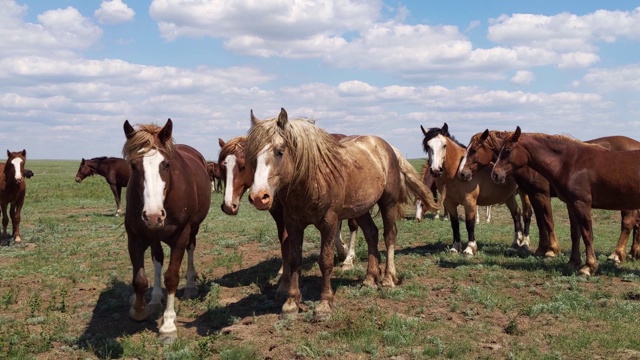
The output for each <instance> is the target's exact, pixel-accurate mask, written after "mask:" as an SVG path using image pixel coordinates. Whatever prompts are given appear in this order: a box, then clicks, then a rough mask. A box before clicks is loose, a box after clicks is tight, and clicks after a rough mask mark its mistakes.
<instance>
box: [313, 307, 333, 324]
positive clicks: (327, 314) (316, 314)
mask: <svg viewBox="0 0 640 360" xmlns="http://www.w3.org/2000/svg"><path fill="white" fill-rule="evenodd" d="M332 313H333V311H332V310H331V306H329V305H328V304H327V305H324V306H323V305H322V303H321V304H320V305H318V307H317V308H316V309H315V310H314V311H313V321H316V322H323V321H329V320H331V315H332Z"/></svg>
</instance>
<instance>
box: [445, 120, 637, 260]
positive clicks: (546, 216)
mask: <svg viewBox="0 0 640 360" xmlns="http://www.w3.org/2000/svg"><path fill="white" fill-rule="evenodd" d="M512 134H513V132H510V131H489V130H488V129H487V130H485V131H484V132H482V133H478V134H476V135H474V136H472V137H471V140H470V142H469V146H467V152H466V154H465V157H464V159H463V160H462V162H461V163H460V170H459V171H458V174H459V175H460V178H461V179H463V180H470V179H471V177H472V176H473V174H474V173H475V172H477V171H478V170H479V169H481V168H483V167H484V166H487V165H489V164H490V163H491V162H492V161H496V160H497V159H498V152H499V151H500V148H501V147H502V144H503V142H504V140H505V139H506V138H507V137H509V136H511V135H512ZM585 142H586V143H591V144H597V145H600V146H603V147H605V148H607V149H610V150H614V151H627V150H640V142H638V141H636V140H633V139H631V138H628V137H626V136H607V137H602V138H598V139H593V140H587V141H585ZM511 176H513V178H514V179H515V180H516V182H517V183H518V189H520V191H522V192H524V193H526V194H527V195H529V198H530V199H531V205H532V206H533V210H534V213H535V215H536V222H537V224H538V230H539V234H540V242H539V245H538V249H537V250H536V254H538V255H544V256H546V257H552V256H555V255H557V254H558V253H559V252H560V246H559V244H558V240H557V237H556V232H555V225H554V221H553V214H552V210H551V197H555V196H556V194H555V190H554V189H553V188H552V187H551V186H550V185H549V182H548V181H547V179H545V178H544V177H543V176H542V175H540V174H539V173H538V172H536V171H535V170H533V169H531V168H530V167H528V166H523V167H521V168H520V169H517V170H515V171H514V172H513V174H512V175H511ZM636 215H637V211H635V210H634V211H627V210H623V211H622V221H621V229H622V230H621V232H620V238H619V240H618V245H617V246H616V250H615V251H614V253H613V254H612V255H611V256H610V257H609V258H610V259H611V260H613V261H616V262H620V261H624V258H625V247H626V244H627V241H628V240H629V235H630V234H631V231H632V230H633V231H634V244H635V243H636V239H638V238H639V237H640V231H637V230H635V227H637V226H638V225H637V224H636ZM636 248H637V250H634V249H636ZM631 256H632V257H634V258H636V257H637V256H640V244H639V245H638V246H636V245H634V246H633V247H632V251H631Z"/></svg>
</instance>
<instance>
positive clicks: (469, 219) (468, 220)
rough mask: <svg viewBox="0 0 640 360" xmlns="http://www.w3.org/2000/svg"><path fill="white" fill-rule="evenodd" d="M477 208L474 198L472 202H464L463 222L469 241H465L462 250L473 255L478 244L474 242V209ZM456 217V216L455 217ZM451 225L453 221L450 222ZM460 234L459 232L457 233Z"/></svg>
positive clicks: (475, 216)
mask: <svg viewBox="0 0 640 360" xmlns="http://www.w3.org/2000/svg"><path fill="white" fill-rule="evenodd" d="M477 209H478V205H477V204H476V203H475V199H474V201H473V203H471V202H468V203H466V204H464V222H465V226H466V227H467V236H468V239H469V242H468V243H467V247H466V248H465V249H464V251H463V252H462V253H463V254H464V255H468V256H473V255H475V254H476V253H477V252H478V244H477V243H476V234H475V231H476V223H477V222H476V219H477V217H478V216H477V214H476V210H477ZM456 218H457V217H456ZM451 225H453V223H452V224H451ZM458 236H460V234H458Z"/></svg>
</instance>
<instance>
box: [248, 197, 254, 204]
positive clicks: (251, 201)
mask: <svg viewBox="0 0 640 360" xmlns="http://www.w3.org/2000/svg"><path fill="white" fill-rule="evenodd" d="M249 204H253V196H252V195H249Z"/></svg>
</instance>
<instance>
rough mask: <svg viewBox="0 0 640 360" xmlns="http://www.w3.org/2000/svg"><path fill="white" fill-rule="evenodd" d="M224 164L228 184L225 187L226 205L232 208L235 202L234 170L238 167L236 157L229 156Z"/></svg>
mask: <svg viewBox="0 0 640 360" xmlns="http://www.w3.org/2000/svg"><path fill="white" fill-rule="evenodd" d="M224 164H225V166H226V168H227V179H226V181H227V184H226V185H225V187H224V204H225V206H228V207H231V202H232V201H233V169H234V168H235V167H236V156H235V155H227V157H226V158H225V159H224Z"/></svg>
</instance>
